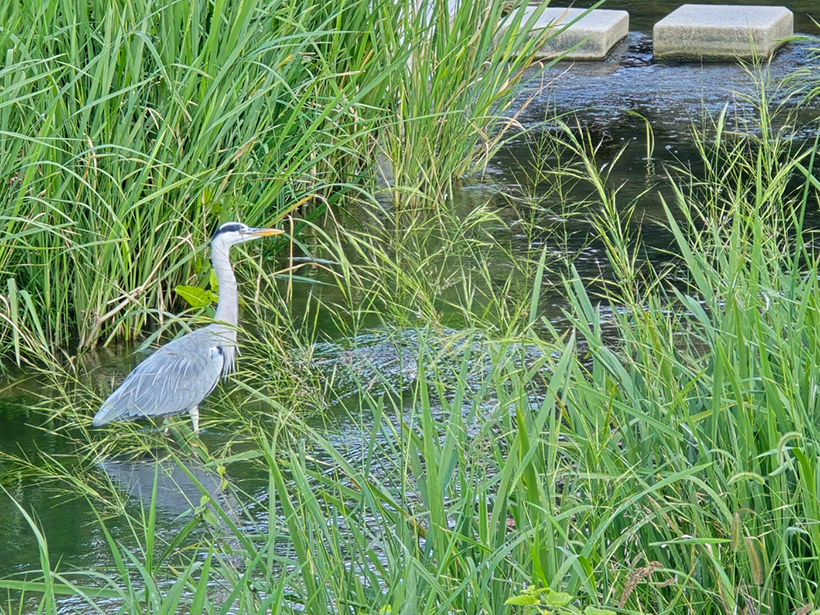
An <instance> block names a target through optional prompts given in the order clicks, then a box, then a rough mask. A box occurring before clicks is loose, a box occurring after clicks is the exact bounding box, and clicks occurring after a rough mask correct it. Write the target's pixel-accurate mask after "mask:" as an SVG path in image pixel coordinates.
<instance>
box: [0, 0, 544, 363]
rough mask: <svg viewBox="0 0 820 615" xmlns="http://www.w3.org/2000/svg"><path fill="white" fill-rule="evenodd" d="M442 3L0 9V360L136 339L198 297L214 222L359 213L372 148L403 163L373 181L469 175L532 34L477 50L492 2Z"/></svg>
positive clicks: (58, 0) (133, 1)
mask: <svg viewBox="0 0 820 615" xmlns="http://www.w3.org/2000/svg"><path fill="white" fill-rule="evenodd" d="M446 6H447V3H446V2H445V1H444V0H425V1H424V2H422V3H420V4H419V5H418V6H416V3H415V2H414V1H411V0H402V1H400V2H393V1H389V2H387V1H378V2H365V1H364V0H354V1H352V2H342V3H326V2H321V1H319V0H309V1H308V2H300V3H298V4H294V3H292V2H284V1H282V0H224V1H218V2H210V1H208V0H195V1H193V2H180V1H167V0H117V1H115V2H109V1H108V0H105V1H103V0H99V1H98V0H94V1H91V2H80V3H78V2H74V1H73V0H48V1H46V2H40V1H35V0H15V1H14V2H7V3H4V4H3V6H2V7H0V22H2V23H3V28H2V30H1V31H0V57H2V58H3V62H2V68H0V280H2V281H3V291H2V292H0V320H2V321H3V322H4V324H6V325H8V326H4V327H3V328H2V329H0V355H5V356H9V355H12V356H14V358H15V359H16V360H17V362H18V363H19V362H21V361H25V360H37V359H41V358H43V357H45V358H46V359H47V358H48V357H49V356H51V355H59V354H60V353H61V352H64V353H67V354H73V353H74V351H75V348H77V349H79V350H84V349H87V348H90V347H92V346H93V345H95V344H96V343H97V342H99V341H100V340H103V341H110V340H112V339H115V338H119V339H131V338H134V337H137V336H139V335H140V334H141V333H142V332H143V331H144V330H145V329H146V328H147V327H150V326H152V325H154V324H155V323H156V321H160V322H161V321H163V320H164V318H165V311H166V310H168V311H172V310H173V308H178V307H180V305H181V304H180V302H179V301H178V300H177V294H176V293H174V292H173V289H175V288H177V287H180V286H199V285H201V284H200V283H198V281H197V280H196V276H197V275H198V274H199V273H200V272H201V271H203V270H204V269H207V267H206V266H205V264H204V263H203V260H204V259H203V257H204V255H203V253H202V252H201V251H200V250H199V249H197V248H196V247H195V246H200V245H202V244H203V242H204V240H205V239H206V238H207V237H208V236H209V234H210V232H212V230H213V229H214V228H215V226H216V225H217V224H218V222H219V221H220V220H221V221H224V220H226V219H230V218H241V219H243V220H244V221H246V222H248V223H250V224H263V223H264V224H274V223H276V221H278V220H280V219H281V218H283V217H284V216H286V215H287V214H289V213H291V212H292V211H293V210H295V209H297V208H299V207H301V206H303V205H304V204H305V203H306V202H308V201H315V202H317V203H324V204H327V203H331V202H333V201H335V200H336V199H337V198H338V196H335V195H336V194H337V193H342V192H343V193H349V195H350V197H351V198H353V199H361V200H363V201H364V202H366V203H368V204H373V203H374V202H375V201H374V198H375V192H376V176H377V175H378V168H377V165H375V164H374V159H375V156H374V154H375V153H377V152H380V151H381V152H382V153H384V154H385V155H386V158H387V162H386V163H385V164H386V165H387V166H391V165H392V166H394V167H396V168H402V169H404V168H406V167H407V165H408V164H410V163H409V162H408V161H412V165H413V166H412V168H407V169H406V170H405V171H402V172H401V173H398V174H397V175H396V178H395V181H394V182H393V183H392V184H391V185H390V186H389V187H388V188H387V190H390V191H395V193H396V194H408V191H410V192H415V193H416V194H418V195H422V194H424V195H425V198H428V197H429V198H431V199H432V200H434V201H435V200H437V197H438V196H440V195H441V194H442V193H443V192H444V191H446V190H447V187H448V186H449V185H450V182H451V181H453V180H454V179H457V178H458V176H460V175H462V174H465V173H469V172H472V171H474V170H475V169H476V168H480V167H481V164H480V161H481V160H486V153H489V152H492V151H493V147H494V146H489V147H487V145H486V143H485V141H486V139H488V138H490V137H487V135H489V134H491V133H493V132H494V131H495V128H494V127H495V126H497V125H498V123H499V122H501V121H502V119H501V118H500V116H499V115H498V114H499V113H501V112H502V111H503V109H504V108H505V106H506V104H507V103H509V101H511V100H512V97H513V96H514V95H515V94H516V92H517V91H518V90H517V87H518V83H519V80H520V78H521V75H522V71H523V69H524V68H525V67H526V66H527V65H528V64H529V62H530V61H531V58H532V54H533V52H534V50H535V45H536V44H537V42H538V41H537V40H532V41H528V40H526V38H525V37H524V36H522V35H521V34H520V33H519V30H518V28H516V27H511V28H510V29H509V30H508V31H507V33H506V34H504V35H503V44H502V45H499V46H493V45H492V39H493V36H495V35H496V34H499V32H498V28H499V27H500V26H499V23H498V22H496V21H492V20H493V19H494V18H497V17H499V15H500V13H499V11H500V10H501V6H502V3H501V2H494V1H491V0H481V2H478V3H469V4H468V3H464V4H463V6H462V7H461V9H459V11H458V12H457V13H456V15H455V17H454V18H453V19H454V20H453V22H452V26H450V25H448V24H450V21H448V18H447V17H446V15H447V9H446ZM522 10H523V7H522V6H519V7H517V8H516V9H515V10H514V12H513V13H514V14H515V15H518V14H519V13H521V11H522ZM432 16H436V17H437V18H440V19H437V20H433V19H432ZM513 26H515V24H513ZM543 36H547V34H546V33H545V34H544V35H543ZM543 36H542V38H543ZM459 50H461V51H459ZM428 81H429V82H430V83H429V84H428ZM430 84H434V88H433V90H431V91H428V90H429V87H428V86H429V85H430ZM456 110H457V111H456ZM414 135H423V136H424V138H423V139H419V140H416V139H415V138H414ZM499 138H500V137H499ZM405 139H406V140H405ZM399 140H401V143H400V142H399ZM491 140H493V143H498V142H499V141H498V139H497V138H496V137H492V139H491ZM478 145H481V148H482V152H484V153H481V154H478V153H475V150H476V147H477V146H478ZM419 169H427V170H429V171H430V173H431V175H430V176H423V175H422V174H421V171H420V170H419ZM323 206H324V205H323ZM308 217H310V213H309V212H308ZM192 292H193V293H196V291H190V289H189V290H188V298H189V299H190V298H193V297H192V295H191V293H192ZM196 294H199V293H196ZM207 299H208V297H202V296H199V297H197V298H195V299H194V301H195V303H197V304H200V305H201V304H202V303H203V302H204V301H206V300H207Z"/></svg>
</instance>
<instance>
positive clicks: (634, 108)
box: [0, 0, 820, 611]
mask: <svg viewBox="0 0 820 615" xmlns="http://www.w3.org/2000/svg"><path fill="white" fill-rule="evenodd" d="M681 3H682V2H643V1H641V2H632V3H629V2H611V3H608V4H607V8H629V7H630V6H635V7H636V11H633V12H632V20H633V21H632V28H633V29H634V30H636V31H635V32H632V33H631V34H630V36H629V38H628V39H627V40H626V41H624V42H623V43H621V44H620V45H619V47H618V48H617V49H616V50H615V52H614V53H613V54H612V56H611V57H610V58H609V59H608V60H607V61H606V62H603V63H595V64H593V63H579V64H576V65H573V66H564V65H559V66H557V67H556V68H555V69H554V70H552V71H551V72H550V73H548V75H547V77H548V79H549V82H550V86H549V87H547V88H543V89H542V88H540V87H539V85H540V83H533V84H532V88H531V90H530V94H531V95H534V98H533V100H532V101H531V102H530V104H529V106H528V107H527V109H526V111H525V112H523V113H522V115H521V117H520V119H521V121H522V123H523V124H524V125H527V126H530V127H532V126H537V125H539V124H540V123H541V122H543V120H544V118H545V117H549V116H550V115H552V114H554V113H555V112H559V113H570V112H571V113H573V114H577V116H578V117H579V118H580V122H581V123H582V124H583V125H584V126H586V127H588V128H589V129H590V130H591V132H592V133H593V135H594V136H595V137H596V139H599V140H600V142H601V148H600V150H599V151H600V154H599V155H600V159H599V163H601V164H604V163H606V162H607V161H609V160H611V159H612V158H613V157H614V156H615V155H616V154H617V153H618V152H619V151H620V150H621V148H623V147H626V151H625V153H624V155H623V157H622V158H621V160H620V161H619V163H618V165H617V167H616V168H615V171H614V173H613V175H612V178H611V179H612V182H613V184H615V185H621V186H623V188H622V190H621V193H620V197H619V198H621V199H622V202H624V203H627V202H629V201H630V200H632V199H634V198H637V197H638V196H639V195H642V196H640V199H639V201H638V209H637V211H636V220H639V221H640V222H641V224H642V225H643V232H644V236H645V237H650V239H651V241H650V244H651V245H652V246H654V247H655V248H657V249H658V250H662V249H663V248H665V247H666V246H667V245H668V244H669V242H670V237H669V236H668V235H667V234H666V233H665V232H664V231H663V228H662V226H661V225H659V224H656V223H655V222H654V221H655V220H658V219H660V218H661V217H662V210H661V207H660V198H659V197H658V194H659V193H663V192H664V191H665V177H666V173H667V169H668V167H669V166H670V165H675V164H686V163H687V161H691V160H694V159H696V151H695V146H694V143H693V141H692V139H691V137H690V135H691V127H692V125H693V123H694V124H696V125H697V124H699V122H701V121H703V119H704V117H705V115H704V114H713V115H714V114H717V113H719V112H720V111H721V110H722V109H723V108H724V107H727V106H728V109H729V110H730V112H731V114H733V117H735V118H742V117H746V116H748V115H749V114H750V113H752V107H751V105H748V104H747V103H745V102H744V101H743V100H742V99H741V98H739V97H738V96H737V95H736V93H737V92H743V91H748V90H749V89H750V87H751V84H752V80H751V78H750V75H749V73H747V72H746V71H745V70H744V69H743V68H741V67H739V66H737V65H735V64H731V63H725V64H715V65H706V66H697V65H672V64H669V65H657V64H653V63H652V61H651V55H650V54H649V52H648V49H651V47H648V44H649V42H648V37H647V35H646V34H645V33H642V32H646V31H648V30H649V29H651V24H652V23H653V22H654V20H656V18H657V17H658V15H660V14H661V11H663V12H664V13H665V12H667V11H668V10H671V8H674V6H676V5H677V4H681ZM579 4H582V3H579ZM758 4H761V2H758ZM788 4H789V6H790V7H791V8H792V10H794V11H795V13H796V19H797V24H798V29H799V30H801V31H811V30H812V28H813V26H812V25H811V23H810V21H807V20H806V19H805V14H806V13H809V12H814V13H815V14H817V13H818V12H820V10H818V9H817V8H815V6H816V3H815V1H814V0H811V1H804V2H793V3H788ZM670 7H671V8H670ZM807 53H808V45H807V44H806V43H791V44H790V45H789V46H787V48H785V49H784V50H782V51H781V52H780V53H779V54H778V56H777V57H776V59H775V61H774V62H773V63H772V65H771V69H770V72H771V75H772V77H773V78H774V79H779V78H781V77H782V76H784V75H785V74H788V73H789V72H790V71H791V70H793V69H794V68H796V67H798V66H801V65H802V64H804V63H805V62H806V61H807ZM778 96H780V97H781V98H780V99H781V100H782V95H778ZM805 113H807V114H808V117H813V116H816V115H817V109H813V110H812V109H810V110H807V111H805ZM645 120H648V121H649V123H650V125H651V126H652V130H653V137H654V150H653V151H652V155H651V156H648V155H647V137H646V121H645ZM541 130H544V131H549V130H554V127H552V126H549V125H545V126H543V127H542V128H541ZM815 132H816V126H814V127H811V128H808V129H806V131H805V133H803V134H801V135H798V138H800V139H807V138H811V137H813V135H814V134H815ZM536 133H537V130H536ZM532 143H533V141H532V140H524V139H520V140H514V141H513V142H512V143H510V145H509V146H508V147H507V148H505V149H504V150H503V151H502V152H501V153H500V154H499V155H498V156H497V157H496V158H495V159H494V160H493V162H492V164H491V166H490V168H489V169H488V171H487V174H486V177H485V178H484V180H483V181H477V182H474V183H470V184H469V185H465V186H464V187H463V188H462V190H461V191H460V192H459V193H458V194H456V195H453V200H454V205H453V206H454V207H461V208H464V210H465V211H468V210H469V209H470V208H471V207H472V206H473V205H475V204H479V203H483V202H486V201H488V200H489V201H490V202H491V203H492V206H493V207H494V210H495V212H496V213H497V214H498V216H499V217H500V218H501V219H502V220H503V221H504V223H505V224H504V225H503V226H501V225H498V226H497V227H496V228H490V229H488V230H489V231H491V232H493V234H495V235H496V236H499V235H500V234H502V233H503V234H506V237H507V238H508V240H509V244H510V246H511V247H512V250H513V254H515V253H516V250H522V251H523V250H525V249H527V248H528V247H529V246H530V245H532V243H536V244H537V243H538V242H539V241H540V239H539V237H537V236H536V237H535V238H534V239H533V238H532V237H530V236H528V235H526V234H525V233H521V232H519V230H518V229H519V227H518V226H517V224H516V222H517V219H518V218H519V217H520V216H521V215H522V211H521V209H520V208H519V209H516V208H513V207H511V206H510V203H509V201H508V200H507V199H506V198H502V197H501V196H499V195H501V194H503V193H518V194H535V195H538V194H539V193H540V192H542V191H543V187H542V186H540V185H539V184H537V183H536V184H533V185H527V182H526V181H524V180H523V179H522V178H523V177H525V176H530V175H532V170H533V169H534V168H535V167H536V166H538V164H539V163H540V162H543V161H540V160H539V158H538V157H539V153H538V152H537V150H534V149H533V145H532ZM546 160H547V162H549V158H548V157H547V158H546ZM576 190H577V191H578V195H579V196H583V193H584V190H588V188H585V187H583V186H580V187H578V188H577V189H576ZM647 190H649V192H647V193H646V194H643V193H644V192H646V191H647ZM540 207H545V208H546V209H545V210H543V211H541V210H538V211H535V210H533V211H532V212H530V213H531V214H532V215H535V216H540V217H541V219H540V220H539V223H540V224H541V225H543V226H550V225H552V226H562V227H566V228H570V229H571V230H573V229H574V230H576V231H577V234H576V235H571V239H570V241H569V242H568V243H567V245H566V246H564V248H566V249H567V250H570V251H573V252H574V253H575V255H576V256H577V260H576V266H578V267H579V269H580V273H581V274H582V275H590V276H592V275H597V274H600V273H602V271H601V267H602V262H603V260H604V259H603V258H601V249H602V248H601V246H600V245H598V244H596V243H594V242H592V243H590V242H589V241H588V240H587V237H586V231H587V226H586V225H585V223H583V222H579V221H576V220H574V219H569V220H568V219H566V218H563V217H561V215H560V213H557V212H560V204H559V203H556V202H552V201H551V200H550V196H549V195H548V194H547V195H545V199H544V201H543V202H542V203H541V205H540ZM573 225H577V228H574V227H573ZM573 237H574V238H573ZM556 249H558V247H556ZM658 254H659V256H658V257H659V258H663V256H661V255H660V254H661V253H660V252H658ZM498 267H499V268H503V267H504V263H503V262H502V259H499V263H498ZM603 273H605V272H603ZM312 290H313V288H312V287H309V285H307V284H303V285H300V283H298V282H296V286H295V295H296V300H295V301H294V304H293V309H294V310H299V309H300V305H302V304H303V302H304V297H305V296H306V295H307V294H308V293H309V292H312ZM300 293H301V296H300ZM540 308H541V310H542V313H543V314H544V315H545V316H546V317H547V318H548V319H549V320H550V321H552V322H556V323H559V324H560V319H561V310H562V308H563V304H562V303H561V302H560V300H559V298H558V295H556V294H553V295H551V294H550V293H548V292H545V294H544V297H543V300H542V303H541V306H540ZM326 329H327V330H328V331H331V330H332V326H331V324H330V323H327V324H326ZM408 349H409V350H408ZM406 353H409V356H410V357H411V358H412V354H413V346H412V341H410V340H406V339H403V340H401V341H400V343H399V344H398V346H397V345H396V343H395V342H394V341H391V340H385V338H384V336H383V335H381V334H379V333H368V334H366V335H362V336H360V337H358V338H355V339H336V340H333V341H330V342H326V343H325V345H324V346H322V347H319V348H318V349H317V353H316V360H317V361H320V362H321V361H325V363H324V366H325V367H324V368H326V369H327V370H328V373H331V372H333V371H334V370H339V374H343V375H344V378H347V380H346V381H345V380H344V378H341V379H340V387H350V388H351V390H352V389H353V388H355V386H357V383H358V382H365V381H367V382H370V381H372V380H373V377H374V376H373V374H381V376H384V375H387V376H389V377H391V378H395V380H394V384H395V382H403V383H405V385H406V384H407V383H410V382H412V381H413V379H415V378H416V377H417V374H415V372H414V371H413V370H414V369H415V363H414V361H412V360H409V359H408V357H407V356H405V354H406ZM121 356H125V357H127V358H125V359H122V358H121ZM137 359H138V357H132V356H130V355H129V354H128V351H127V350H126V349H120V350H119V351H117V350H115V351H113V352H106V351H103V352H101V353H100V355H99V356H98V357H97V363H98V365H97V368H96V369H95V370H94V377H95V378H100V379H101V380H103V381H111V380H112V379H114V378H115V377H118V376H120V375H122V374H125V373H127V372H128V371H129V369H130V368H131V367H132V365H133V364H134V362H135V360H137ZM348 367H352V368H353V369H352V370H346V368H348ZM351 374H352V375H351ZM376 384H378V383H376ZM398 388H399V389H401V388H402V385H401V384H399V385H398ZM340 392H341V393H343V390H342V391H340ZM43 396H45V399H46V400H45V401H44V400H43ZM339 397H340V398H344V397H345V396H344V395H343V394H340V395H339ZM47 398H48V393H47V390H46V389H44V386H43V384H42V383H38V382H36V381H32V380H21V381H18V382H16V383H14V384H12V385H10V386H7V387H6V388H5V389H3V390H0V452H5V453H8V454H14V455H19V456H22V457H26V458H29V459H31V460H32V461H33V463H34V465H37V464H42V463H44V461H43V459H44V457H43V456H44V454H48V455H50V456H51V457H52V458H54V459H58V460H60V462H61V463H64V464H67V465H69V466H71V465H72V464H79V463H80V460H79V459H77V458H74V457H72V455H73V450H72V449H71V447H68V446H67V445H66V444H65V439H64V438H63V437H61V436H59V435H55V434H52V433H50V430H51V429H52V428H53V426H51V425H49V424H48V423H47V422H46V423H45V424H43V423H42V419H41V416H42V415H41V414H37V413H34V412H33V411H32V408H33V407H34V406H35V405H39V406H40V407H45V408H48V401H47ZM209 403H218V400H216V401H211V402H209ZM92 410H93V409H89V412H91V411H92ZM204 411H205V412H207V408H206V409H205V410H204ZM365 420H366V419H365V418H363V417H362V418H360V419H358V420H357V419H354V418H351V416H350V415H348V414H346V413H345V409H344V408H343V406H342V405H339V406H338V407H336V408H334V409H333V410H332V411H331V413H330V414H329V416H327V417H325V418H324V420H323V426H324V427H325V428H328V429H330V430H331V432H332V433H331V434H330V438H331V441H332V442H333V443H334V445H336V446H338V447H339V449H340V450H344V451H345V452H346V454H350V455H352V456H355V455H357V454H359V453H360V452H361V450H362V447H363V442H364V439H363V434H362V430H361V423H363V422H365ZM230 438H231V434H225V433H210V432H208V433H205V434H203V441H204V442H205V444H206V445H207V446H208V447H209V448H216V447H219V446H221V445H223V444H225V443H226V442H228V441H229V440H230ZM66 455H67V457H66ZM10 467H11V466H9V465H8V464H5V463H4V462H3V461H2V458H0V484H2V485H3V486H5V488H6V489H7V490H8V491H9V494H10V495H11V496H12V497H13V498H14V500H15V501H16V502H18V503H19V504H20V505H21V506H23V507H24V508H25V509H26V510H28V511H31V512H32V513H34V515H35V518H36V520H37V522H38V524H39V525H40V526H41V527H42V528H43V530H44V533H45V536H46V538H47V540H48V545H49V549H50V555H51V558H52V562H58V561H59V569H60V570H62V571H65V570H72V569H90V568H97V569H103V570H105V569H110V567H111V566H112V564H113V562H112V560H111V555H110V551H109V549H108V546H107V545H106V543H105V539H104V536H103V533H102V531H101V529H100V528H99V526H98V524H97V522H96V519H95V518H94V516H93V514H92V513H91V510H90V509H89V507H88V505H87V504H86V503H85V501H84V500H81V499H69V498H67V497H66V496H65V495H62V494H61V492H60V491H59V490H58V489H57V487H56V486H55V485H49V484H44V483H42V482H41V481H39V480H37V479H32V478H30V477H29V476H26V475H24V474H22V473H19V472H12V471H11V470H10ZM82 468H83V471H84V472H91V473H95V474H96V475H97V476H98V478H99V479H100V480H102V481H110V483H111V484H112V485H113V486H114V488H115V489H117V490H118V491H119V493H120V494H121V497H122V498H124V500H125V501H126V502H127V509H128V511H129V512H130V513H131V514H134V515H136V516H139V514H140V511H141V510H142V509H143V507H144V506H145V505H146V498H147V497H148V495H149V494H150V493H151V488H152V484H153V479H154V473H155V470H156V467H155V464H152V463H147V462H143V461H136V462H128V461H124V460H121V459H107V460H103V461H101V462H99V463H97V464H94V465H92V466H88V465H82ZM191 472H193V473H194V474H195V476H197V478H198V479H199V482H200V483H202V484H203V485H206V486H207V488H208V490H211V489H213V490H214V492H217V491H218V490H219V480H218V479H217V478H216V477H215V475H214V474H213V473H212V472H210V471H208V470H205V469H203V468H201V467H196V466H195V467H192V469H191ZM230 472H231V480H232V482H233V483H234V484H236V485H238V486H240V487H241V488H242V489H244V490H246V491H248V492H249V500H250V502H251V506H250V509H251V510H254V507H253V504H252V503H253V501H254V500H259V501H263V500H264V494H265V489H266V484H264V483H263V482H260V480H259V477H258V476H257V475H256V474H255V472H254V470H253V469H252V467H251V466H250V465H246V464H238V465H236V466H235V467H231V469H230ZM157 475H158V476H159V479H160V483H159V488H158V493H159V497H158V500H157V506H158V511H159V533H160V535H173V533H174V532H175V531H177V530H178V529H179V528H181V527H182V526H183V525H184V524H185V523H187V522H188V520H189V519H190V516H191V514H192V512H191V511H192V509H193V508H195V507H196V506H197V505H198V502H199V497H198V489H199V487H197V486H196V485H193V484H192V483H191V482H190V481H187V482H186V479H187V475H183V474H180V473H179V472H178V471H176V470H167V467H166V466H162V467H160V468H159V471H158V472H157ZM220 497H223V496H222V495H220ZM225 497H228V496H225ZM260 514H261V513H260ZM256 521H259V522H264V520H263V519H257V520H256ZM108 527H109V529H110V530H111V531H112V533H113V534H114V536H115V538H116V539H117V540H119V541H121V542H122V543H123V544H124V545H126V546H128V545H133V544H135V539H134V538H133V537H132V536H131V535H130V529H129V528H128V527H127V526H125V525H124V524H122V523H121V521H120V520H118V519H117V518H114V519H110V520H109V521H108ZM38 568H39V556H38V547H37V541H36V540H35V537H34V534H33V532H32V531H31V529H30V528H29V527H28V526H27V524H26V522H25V520H24V518H23V516H22V515H21V514H20V513H19V511H18V510H17V509H16V507H15V505H14V503H13V502H12V500H11V499H10V498H8V497H5V496H0V578H4V577H8V576H9V575H15V574H18V573H22V572H25V571H29V570H37V569H38ZM0 604H1V603H0ZM64 608H65V609H66V610H68V611H78V610H83V607H82V605H81V604H80V603H79V602H77V601H74V602H68V603H65V604H64Z"/></svg>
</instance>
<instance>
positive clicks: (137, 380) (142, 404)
mask: <svg viewBox="0 0 820 615" xmlns="http://www.w3.org/2000/svg"><path fill="white" fill-rule="evenodd" d="M224 342H225V339H224V338H223V337H222V335H220V331H219V329H218V328H214V327H213V325H211V326H208V327H204V328H202V329H197V330H196V331H192V332H191V333H188V334H187V335H184V336H182V337H181V338H179V339H177V340H174V341H172V342H170V343H168V344H166V345H165V346H163V347H162V348H160V349H159V350H157V351H156V352H155V353H154V354H152V355H151V356H150V357H148V358H147V359H145V360H144V361H143V362H142V363H140V364H139V365H137V367H136V368H134V371H132V372H131V373H130V374H129V375H128V377H127V378H126V379H125V380H124V381H123V383H122V384H121V385H120V387H119V388H118V389H117V390H116V391H114V392H113V393H112V394H111V396H110V397H109V398H108V399H106V400H105V402H104V403H103V405H102V407H101V408H100V410H99V412H97V414H96V415H95V416H94V425H95V426H97V425H102V424H103V423H108V422H110V421H116V420H131V419H136V418H140V417H143V416H165V415H169V414H177V413H180V412H186V411H188V410H190V409H191V408H193V407H194V406H196V405H198V404H199V403H200V402H201V401H202V400H203V399H205V398H206V397H207V396H208V394H209V393H210V392H211V391H213V389H214V387H215V386H216V383H217V382H218V381H219V376H220V374H221V373H222V369H223V367H224V362H225V353H224V351H223V350H222V345H223V344H224Z"/></svg>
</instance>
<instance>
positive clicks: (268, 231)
mask: <svg viewBox="0 0 820 615" xmlns="http://www.w3.org/2000/svg"><path fill="white" fill-rule="evenodd" d="M284 232H285V231H283V230H282V229H280V228H252V229H248V231H247V232H246V233H245V235H250V236H251V237H267V236H269V235H281V234H282V233H284Z"/></svg>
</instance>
